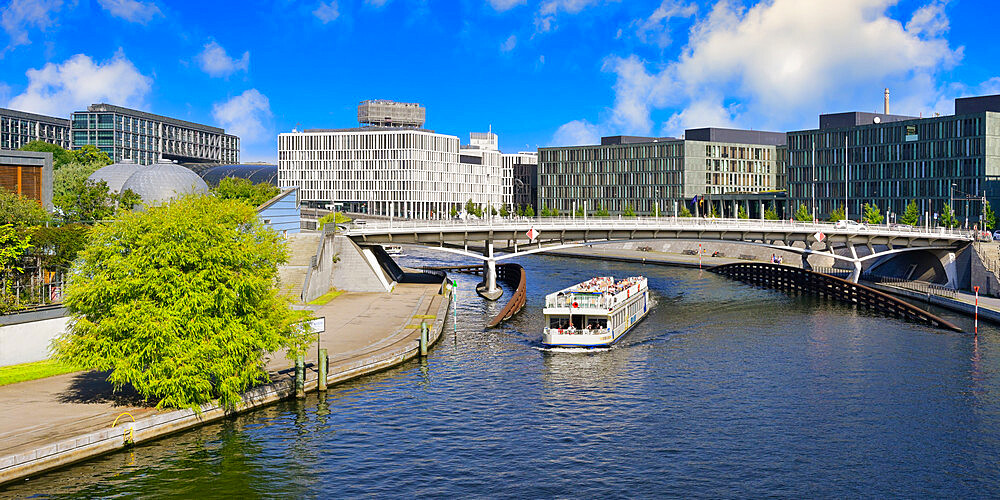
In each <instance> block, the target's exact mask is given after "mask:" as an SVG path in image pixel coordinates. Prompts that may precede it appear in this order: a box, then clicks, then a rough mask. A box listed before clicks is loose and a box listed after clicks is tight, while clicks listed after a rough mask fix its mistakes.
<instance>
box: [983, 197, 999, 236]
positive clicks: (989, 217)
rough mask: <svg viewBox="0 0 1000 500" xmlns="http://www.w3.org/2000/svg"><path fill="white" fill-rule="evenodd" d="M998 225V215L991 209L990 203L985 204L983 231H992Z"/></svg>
mask: <svg viewBox="0 0 1000 500" xmlns="http://www.w3.org/2000/svg"><path fill="white" fill-rule="evenodd" d="M996 225H997V214H996V213H995V212H993V208H992V207H990V202H988V201H987V202H985V203H983V229H985V230H987V231H992V230H993V228H994V227H996Z"/></svg>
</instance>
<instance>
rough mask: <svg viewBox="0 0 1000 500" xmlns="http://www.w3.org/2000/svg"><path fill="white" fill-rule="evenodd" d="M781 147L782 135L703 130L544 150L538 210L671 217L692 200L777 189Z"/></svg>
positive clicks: (540, 160) (540, 162)
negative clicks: (579, 209) (580, 209)
mask: <svg viewBox="0 0 1000 500" xmlns="http://www.w3.org/2000/svg"><path fill="white" fill-rule="evenodd" d="M784 144H785V134H783V133H777V132H760V131H752V130H734V129H720V128H702V129H690V130H687V131H686V132H685V138H684V139H675V138H670V137H661V138H654V137H633V136H612V137H603V138H601V144H600V145H588V146H567V147H553V148H540V149H539V153H538V156H539V157H538V203H539V204H540V205H542V208H549V209H555V210H558V211H559V212H560V213H564V214H568V213H571V212H572V211H573V210H574V209H575V208H577V207H580V206H586V210H587V211H594V210H595V209H597V208H601V209H604V210H607V211H609V212H610V213H612V214H614V213H621V212H623V211H625V210H626V208H631V209H632V210H634V211H635V212H637V213H640V214H652V213H655V212H656V211H657V210H659V213H660V214H662V215H673V214H674V213H677V212H679V211H680V207H681V206H682V205H683V204H686V203H688V202H689V201H690V200H692V199H693V198H694V197H695V196H698V197H699V198H700V199H702V200H705V201H708V202H711V200H712V197H713V195H722V194H727V193H728V194H732V193H759V192H762V191H773V190H776V189H780V188H781V187H782V186H781V185H780V184H779V181H780V179H782V174H781V173H780V172H781V170H782V169H783V168H784V165H782V164H781V163H780V159H781V155H779V150H780V149H783V148H784ZM744 205H746V204H744ZM702 206H704V205H702ZM697 207H698V205H692V206H691V210H692V211H697V210H698V208H697ZM720 208H721V209H722V210H725V209H726V207H725V206H720ZM746 208H747V209H749V210H755V209H756V210H757V211H759V207H754V206H746ZM720 215H732V214H729V213H725V214H723V213H720Z"/></svg>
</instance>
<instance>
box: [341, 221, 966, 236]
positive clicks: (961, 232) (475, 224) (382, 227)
mask: <svg viewBox="0 0 1000 500" xmlns="http://www.w3.org/2000/svg"><path fill="white" fill-rule="evenodd" d="M529 227H534V228H535V229H536V230H538V231H542V232H544V231H545V230H546V229H633V228H634V229H644V228H650V229H652V228H667V229H669V228H679V229H703V230H707V231H711V230H726V231H741V230H745V231H778V232H788V231H797V232H805V231H809V232H823V233H827V234H844V233H848V234H878V235H883V234H893V235H898V236H900V237H905V236H915V237H927V236H938V237H940V236H944V237H950V238H955V239H971V238H972V237H973V231H971V230H966V229H947V228H944V227H937V228H928V227H911V226H902V225H895V224H879V225H868V226H862V227H851V228H837V227H836V224H835V223H833V222H800V221H794V220H760V219H724V218H698V217H617V218H612V217H586V218H584V217H533V218H532V217H507V218H501V217H494V218H492V219H477V220H469V219H465V220H462V219H432V220H389V221H377V222H376V221H368V222H366V223H365V224H364V225H354V226H351V227H350V229H349V234H359V235H360V234H371V233H383V232H386V231H392V230H406V229H414V230H424V231H434V230H444V231H454V230H457V229H461V228H465V229H468V230H484V229H495V230H504V229H508V230H510V229H513V230H522V229H523V230H527V229H528V228H529Z"/></svg>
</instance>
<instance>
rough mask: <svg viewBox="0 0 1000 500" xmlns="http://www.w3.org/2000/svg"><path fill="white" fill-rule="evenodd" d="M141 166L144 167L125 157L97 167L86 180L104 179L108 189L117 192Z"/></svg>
mask: <svg viewBox="0 0 1000 500" xmlns="http://www.w3.org/2000/svg"><path fill="white" fill-rule="evenodd" d="M143 168H146V167H143V166H142V165H137V164H136V163H135V162H134V161H132V160H128V159H126V160H122V161H120V162H118V163H112V164H111V165H108V166H106V167H101V168H99V169H97V171H96V172H94V173H92V174H90V176H89V177H87V180H89V181H93V182H95V183H96V182H101V181H104V182H106V183H107V184H108V191H111V192H112V193H119V192H121V190H122V186H123V185H125V181H127V180H128V178H129V177H132V175H133V174H135V173H136V172H138V171H139V170H142V169H143Z"/></svg>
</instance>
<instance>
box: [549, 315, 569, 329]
mask: <svg viewBox="0 0 1000 500" xmlns="http://www.w3.org/2000/svg"><path fill="white" fill-rule="evenodd" d="M549 328H569V318H567V317H566V316H552V317H550V318H549Z"/></svg>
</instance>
